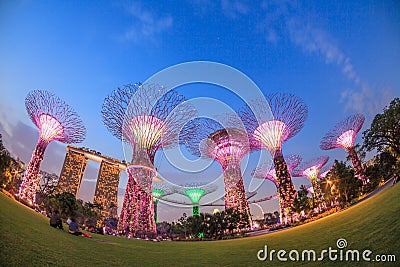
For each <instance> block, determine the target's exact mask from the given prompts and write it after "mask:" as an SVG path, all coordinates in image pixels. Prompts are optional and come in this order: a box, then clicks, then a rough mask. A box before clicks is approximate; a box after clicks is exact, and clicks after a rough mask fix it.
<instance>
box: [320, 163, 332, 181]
mask: <svg viewBox="0 0 400 267" xmlns="http://www.w3.org/2000/svg"><path fill="white" fill-rule="evenodd" d="M332 168H333V164H329V165H325V166H324V167H322V168H321V170H320V171H319V173H318V178H319V179H324V178H325V177H326V175H327V174H328V173H329V172H330V171H331V170H332Z"/></svg>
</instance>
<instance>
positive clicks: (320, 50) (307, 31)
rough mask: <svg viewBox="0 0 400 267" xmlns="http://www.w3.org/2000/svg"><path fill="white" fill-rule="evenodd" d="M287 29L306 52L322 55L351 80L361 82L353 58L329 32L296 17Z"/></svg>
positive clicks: (289, 21) (356, 82)
mask: <svg viewBox="0 0 400 267" xmlns="http://www.w3.org/2000/svg"><path fill="white" fill-rule="evenodd" d="M287 29H288V32H289V36H290V40H291V41H292V42H293V43H294V44H296V45H297V46H299V47H301V48H302V49H303V50H304V51H305V52H307V53H310V54H315V55H317V56H320V57H322V58H323V59H324V60H325V63H326V64H337V65H338V66H340V67H341V70H342V72H343V74H344V75H345V76H346V77H347V78H348V79H349V80H351V81H354V82H355V84H358V83H359V82H360V78H359V77H358V75H357V74H356V72H355V70H354V66H353V64H352V63H351V59H350V58H349V57H348V56H346V55H345V54H344V53H343V52H342V51H341V49H340V48H339V46H338V45H336V44H335V41H334V40H333V38H331V37H330V36H329V34H328V33H327V32H325V31H324V30H322V29H319V28H316V27H314V26H313V25H311V24H310V23H307V22H304V21H301V20H299V19H298V18H295V17H293V18H291V19H290V20H288V21H287Z"/></svg>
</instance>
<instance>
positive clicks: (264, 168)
mask: <svg viewBox="0 0 400 267" xmlns="http://www.w3.org/2000/svg"><path fill="white" fill-rule="evenodd" d="M300 162H301V157H300V156H299V155H289V156H287V157H286V164H287V167H288V171H289V173H291V172H292V170H293V169H294V168H296V167H297V166H298V165H299V164H300ZM253 176H254V177H256V178H261V179H267V180H270V181H271V182H273V183H274V185H275V186H276V188H277V189H279V184H278V181H277V176H276V170H275V168H274V167H272V168H271V166H270V165H269V164H267V163H264V164H262V165H261V166H259V167H257V168H256V169H255V170H254V171H253ZM278 200H279V210H280V213H279V215H280V220H281V223H283V219H284V218H283V214H284V212H285V211H284V209H283V199H281V198H280V197H278Z"/></svg>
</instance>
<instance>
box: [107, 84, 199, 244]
mask: <svg viewBox="0 0 400 267" xmlns="http://www.w3.org/2000/svg"><path fill="white" fill-rule="evenodd" d="M116 102H118V100H116ZM116 108H117V109H118V108H119V107H118V105H117V107H116ZM112 110H113V109H111V112H112ZM105 113H106V114H109V112H105ZM193 116H195V110H194V109H193V108H192V107H191V106H190V105H189V104H187V103H186V102H185V98H184V97H183V96H181V95H179V94H178V93H176V92H175V91H173V90H170V91H168V90H167V88H165V87H162V86H159V85H153V84H151V85H150V84H145V85H140V86H139V87H138V88H137V90H136V92H135V93H134V95H133V97H132V99H131V101H130V103H129V105H128V106H127V108H126V111H125V114H124V116H123V119H122V126H121V128H120V129H121V134H122V135H121V138H122V139H123V140H124V141H125V142H127V143H129V144H130V145H131V146H132V161H131V162H130V164H129V165H128V167H127V173H128V184H127V187H126V191H125V196H124V203H123V207H122V211H121V215H120V220H119V222H118V228H119V229H120V230H121V231H122V232H123V233H124V234H125V235H126V236H138V237H145V236H154V235H155V234H156V224H155V220H154V201H153V196H152V181H153V179H154V178H155V177H156V176H157V171H156V170H155V168H154V166H153V164H154V156H155V153H156V152H157V150H158V149H160V148H162V147H164V148H170V147H172V146H175V145H177V144H178V138H177V136H178V135H182V136H184V135H185V134H186V135H190V134H191V131H188V132H181V129H182V127H183V125H184V123H185V122H186V121H187V120H188V119H190V118H192V117H193ZM103 117H104V115H103ZM109 117H110V118H113V115H110V116H109ZM116 120H117V121H118V122H120V119H119V118H116ZM120 125H121V124H118V127H119V126H120ZM114 129H115V128H114ZM116 132H117V133H119V130H117V131H116Z"/></svg>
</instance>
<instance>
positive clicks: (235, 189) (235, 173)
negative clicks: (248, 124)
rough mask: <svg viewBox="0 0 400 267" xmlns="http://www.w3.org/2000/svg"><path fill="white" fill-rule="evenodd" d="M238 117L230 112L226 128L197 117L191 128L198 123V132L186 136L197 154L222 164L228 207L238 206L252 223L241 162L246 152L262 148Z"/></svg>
mask: <svg viewBox="0 0 400 267" xmlns="http://www.w3.org/2000/svg"><path fill="white" fill-rule="evenodd" d="M238 119H239V118H237V116H235V115H232V114H227V115H226V116H225V123H222V124H223V125H225V128H224V126H222V124H220V123H218V122H217V121H216V120H214V119H210V118H197V119H194V120H192V121H191V122H190V123H189V124H188V125H189V126H190V127H192V125H194V128H195V129H196V135H195V136H194V137H192V138H191V139H186V140H185V145H186V147H187V148H188V150H189V151H190V152H191V153H192V154H193V155H195V156H198V157H204V158H211V159H214V160H216V161H218V162H219V163H220V164H221V166H222V170H223V175H224V189H225V197H224V202H225V209H229V208H234V209H235V210H238V211H239V212H240V213H242V214H246V215H247V216H248V218H249V221H248V223H249V226H250V225H251V221H250V220H251V219H250V218H251V217H250V210H249V205H248V202H247V199H246V191H245V189H244V184H243V178H242V172H241V169H240V162H241V160H242V158H243V156H244V155H246V154H247V153H249V152H250V151H252V150H255V149H258V148H259V147H258V146H257V145H255V143H254V140H253V139H250V138H249V136H248V134H247V132H246V131H245V130H241V129H238V128H237V127H239V126H240V124H239V123H238ZM222 120H223V119H222ZM219 121H221V120H219ZM245 223H246V222H245Z"/></svg>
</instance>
